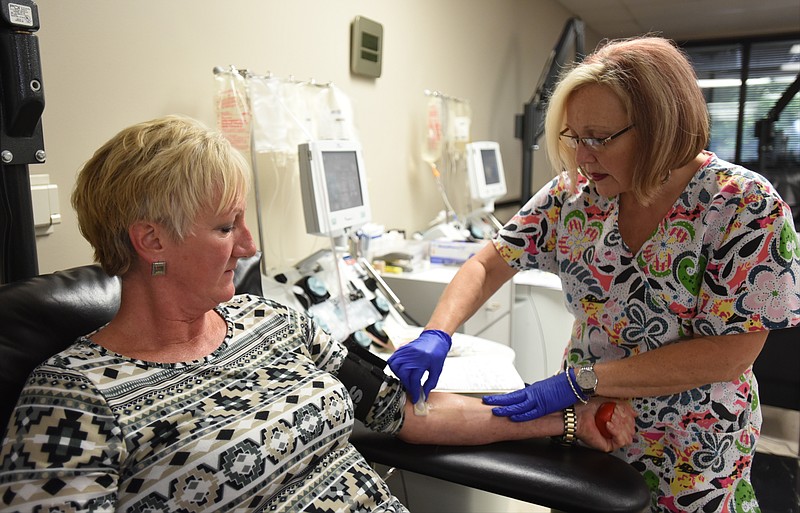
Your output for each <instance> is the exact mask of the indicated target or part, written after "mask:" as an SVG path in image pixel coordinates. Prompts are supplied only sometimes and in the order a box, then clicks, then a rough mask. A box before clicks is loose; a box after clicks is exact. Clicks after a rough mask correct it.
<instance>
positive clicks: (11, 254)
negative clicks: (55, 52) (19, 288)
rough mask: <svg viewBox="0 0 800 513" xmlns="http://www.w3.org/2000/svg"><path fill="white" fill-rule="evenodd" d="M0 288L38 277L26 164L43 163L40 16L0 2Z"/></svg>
mask: <svg viewBox="0 0 800 513" xmlns="http://www.w3.org/2000/svg"><path fill="white" fill-rule="evenodd" d="M0 11H2V12H0V283H10V282H14V281H17V280H21V279H24V278H30V277H32V276H36V275H38V274H39V263H38V256H37V254H36V235H35V231H34V226H33V203H32V200H31V180H30V175H29V174H28V164H35V163H41V162H44V161H45V158H46V155H45V151H44V137H43V135H42V123H41V116H42V112H43V111H44V90H43V87H42V69H41V68H42V66H41V62H40V60H39V42H38V39H37V38H36V36H35V35H34V32H36V31H37V30H39V12H38V9H37V7H36V4H35V3H34V2H33V0H14V1H13V2H11V1H9V0H0Z"/></svg>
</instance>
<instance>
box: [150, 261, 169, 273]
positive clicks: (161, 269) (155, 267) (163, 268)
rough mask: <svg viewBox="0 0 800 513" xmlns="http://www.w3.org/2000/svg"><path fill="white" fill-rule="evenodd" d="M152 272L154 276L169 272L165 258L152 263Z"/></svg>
mask: <svg viewBox="0 0 800 513" xmlns="http://www.w3.org/2000/svg"><path fill="white" fill-rule="evenodd" d="M150 274H152V275H153V276H164V275H165V274H167V263H166V262H164V261H163V260H159V261H158V262H153V263H152V264H150Z"/></svg>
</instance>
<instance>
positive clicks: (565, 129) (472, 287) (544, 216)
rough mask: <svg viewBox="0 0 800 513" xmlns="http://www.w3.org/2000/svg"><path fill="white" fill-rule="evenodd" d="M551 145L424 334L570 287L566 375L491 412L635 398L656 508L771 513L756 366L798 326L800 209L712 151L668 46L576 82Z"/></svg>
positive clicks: (556, 107)
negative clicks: (531, 192)
mask: <svg viewBox="0 0 800 513" xmlns="http://www.w3.org/2000/svg"><path fill="white" fill-rule="evenodd" d="M545 131H546V134H547V150H548V155H549V157H550V160H551V162H552V163H553V164H554V166H555V167H556V169H562V170H564V172H562V173H561V174H560V175H559V176H558V177H557V178H555V179H554V180H553V181H552V182H551V183H549V184H547V185H546V186H545V187H544V188H542V189H541V190H540V191H539V192H538V193H537V194H536V195H535V196H534V197H533V198H532V199H531V200H530V201H529V202H528V203H527V204H526V205H525V206H524V207H523V208H522V209H521V210H520V211H519V212H518V213H517V214H516V216H514V218H513V219H511V221H510V222H509V223H508V224H507V225H506V226H505V227H504V228H503V229H502V230H501V231H500V232H499V234H498V235H497V237H496V238H495V240H494V244H489V245H487V246H486V247H485V248H484V249H483V250H482V251H481V252H480V253H479V254H478V255H476V256H475V257H474V258H473V259H472V260H470V261H469V262H467V263H466V264H465V265H464V266H463V268H462V270H461V271H460V272H459V274H458V275H457V277H456V278H455V280H454V281H453V282H452V284H451V285H450V286H449V287H448V289H447V290H446V291H445V294H444V295H443V298H442V300H441V301H440V304H439V306H438V307H437V309H436V311H435V312H434V314H433V316H432V318H431V320H430V322H429V323H428V325H427V328H429V329H438V330H444V331H448V332H450V331H449V330H453V329H455V327H457V326H458V325H459V324H460V323H461V322H463V321H464V319H465V318H466V317H468V316H469V315H470V314H471V312H474V311H475V309H476V308H477V305H478V304H480V303H481V302H482V301H483V300H485V298H487V297H489V296H490V295H491V294H492V293H493V292H494V291H495V290H496V289H497V288H498V287H499V286H500V285H501V284H502V283H503V282H505V281H507V280H508V279H510V278H511V277H512V276H513V275H514V273H516V272H517V271H519V270H525V269H541V270H544V271H549V272H553V273H556V274H558V275H559V276H560V278H561V281H562V284H563V289H564V294H565V302H566V306H567V308H568V310H569V311H570V312H571V313H572V314H573V315H574V317H575V323H574V326H573V330H572V336H571V337H570V340H569V341H568V342H569V343H568V346H567V349H566V351H565V356H564V365H565V369H567V372H566V373H560V374H559V375H557V376H553V377H551V378H547V379H545V380H542V381H540V382H537V383H534V384H532V385H529V386H528V387H526V388H525V389H523V390H520V391H517V392H513V393H512V394H507V395H505V396H492V397H486V398H484V401H485V402H487V403H489V404H493V405H497V406H498V407H497V408H495V414H496V415H503V416H510V417H511V419H512V420H520V421H523V420H530V419H533V418H537V417H538V416H540V415H542V414H546V413H548V412H550V411H554V410H558V409H562V408H564V407H566V406H568V405H569V404H572V403H575V402H577V401H579V400H583V399H585V396H586V395H592V394H594V393H596V394H599V395H603V396H609V397H616V398H620V399H624V398H632V399H630V400H631V403H632V405H633V406H634V409H635V410H636V411H637V412H638V418H637V435H636V436H635V437H634V443H633V444H632V445H630V446H627V447H624V448H622V449H620V450H619V451H617V454H618V455H619V456H620V457H621V458H623V459H625V460H626V461H628V462H630V463H631V464H632V465H633V466H634V467H636V468H637V469H638V470H640V471H641V473H642V474H643V476H644V477H645V480H646V481H647V483H648V484H649V486H650V489H651V492H652V508H653V510H654V511H703V512H710V511H722V512H728V511H730V512H733V511H757V510H758V502H757V500H756V497H755V494H754V492H753V488H752V486H751V484H750V466H751V461H752V457H753V452H754V450H755V446H756V442H757V440H758V436H759V430H760V427H761V412H760V408H759V401H758V386H757V383H756V379H755V377H754V376H753V373H752V363H753V362H754V361H755V359H756V357H757V356H758V354H759V351H760V350H761V348H762V346H763V344H764V342H765V340H766V338H767V333H768V330H772V329H781V328H786V327H789V326H793V325H796V324H798V323H800V285H798V276H800V261H798V256H799V255H800V250H798V240H797V234H796V233H795V230H794V226H793V224H792V216H791V213H790V211H789V208H788V206H787V205H786V203H784V201H783V200H781V198H780V197H779V196H778V194H777V193H776V192H775V189H774V188H773V187H772V186H771V185H770V184H769V182H767V181H766V180H765V179H764V178H763V177H761V176H759V175H758V174H756V173H753V172H750V171H748V170H746V169H743V168H742V167H739V166H736V165H733V164H730V163H728V162H725V161H723V160H720V159H719V158H717V157H716V156H715V155H714V154H713V153H710V152H708V151H705V150H704V148H705V146H706V145H707V143H708V134H709V127H708V115H707V111H706V106H705V101H704V99H703V96H702V92H701V91H700V89H699V87H698V85H697V81H696V77H695V75H694V72H693V70H692V68H691V65H690V64H689V62H688V61H687V60H686V58H685V57H684V56H683V54H682V53H681V52H680V51H678V50H677V49H676V48H675V47H674V46H673V45H672V44H671V43H670V42H669V41H667V40H664V39H661V38H637V39H632V40H628V41H617V42H612V43H610V44H607V45H606V46H604V47H602V48H601V49H599V50H598V51H597V52H595V53H594V54H593V55H590V56H589V57H587V58H586V59H585V60H584V61H583V63H581V64H579V65H577V66H576V67H575V68H573V69H572V70H570V71H569V72H568V73H566V74H565V75H564V77H563V78H562V80H561V81H560V83H559V85H558V86H557V88H556V89H555V91H554V93H553V95H552V97H551V101H550V105H549V107H548V114H547V121H546V130H545ZM412 344H413V342H412ZM412 347H413V346H412ZM588 366H592V368H591V369H590V370H591V371H593V372H594V376H595V377H596V379H597V380H596V382H595V383H594V386H593V387H591V388H590V389H588V390H587V389H584V390H581V387H580V385H581V384H580V380H578V379H577V378H576V373H578V372H580V371H581V370H583V369H586V368H587V367H588ZM396 373H397V371H396ZM565 374H566V379H565Z"/></svg>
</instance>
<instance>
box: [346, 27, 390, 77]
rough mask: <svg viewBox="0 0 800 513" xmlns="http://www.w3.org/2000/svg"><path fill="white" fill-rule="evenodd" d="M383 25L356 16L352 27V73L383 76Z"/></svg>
mask: <svg viewBox="0 0 800 513" xmlns="http://www.w3.org/2000/svg"><path fill="white" fill-rule="evenodd" d="M382 66H383V25H381V24H380V23H378V22H377V21H374V20H371V19H369V18H365V17H363V16H356V17H355V19H354V20H353V23H352V25H351V27H350V71H351V72H353V73H354V74H356V75H364V76H367V77H375V78H377V77H379V76H381V68H382Z"/></svg>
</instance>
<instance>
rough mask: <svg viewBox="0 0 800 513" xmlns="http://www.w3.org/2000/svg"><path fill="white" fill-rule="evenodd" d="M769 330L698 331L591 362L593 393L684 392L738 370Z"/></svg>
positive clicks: (733, 376) (750, 361)
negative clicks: (700, 333)
mask: <svg viewBox="0 0 800 513" xmlns="http://www.w3.org/2000/svg"><path fill="white" fill-rule="evenodd" d="M768 334H769V332H768V331H755V332H748V333H738V334H732V335H718V336H701V337H696V338H691V339H686V340H681V341H679V342H675V343H673V344H667V345H665V346H662V347H660V348H658V349H653V350H651V351H647V352H645V353H641V354H638V355H636V356H631V357H629V358H623V359H621V360H614V361H604V362H600V363H596V364H595V365H594V371H595V373H596V374H597V394H598V395H603V396H608V397H646V396H660V395H668V394H675V393H680V392H684V391H686V390H691V389H693V388H697V387H699V386H702V385H706V384H708V383H716V382H725V381H732V380H734V379H736V378H737V377H739V376H740V375H742V373H744V372H745V371H746V370H747V369H748V368H749V367H750V366H751V365H752V364H753V362H754V361H755V360H756V357H757V356H758V354H759V353H760V352H761V348H762V347H764V343H765V342H766V340H767V335H768Z"/></svg>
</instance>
